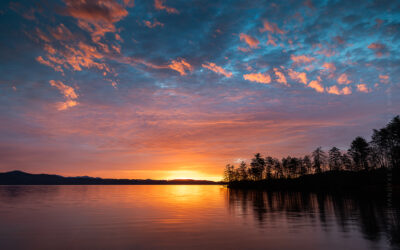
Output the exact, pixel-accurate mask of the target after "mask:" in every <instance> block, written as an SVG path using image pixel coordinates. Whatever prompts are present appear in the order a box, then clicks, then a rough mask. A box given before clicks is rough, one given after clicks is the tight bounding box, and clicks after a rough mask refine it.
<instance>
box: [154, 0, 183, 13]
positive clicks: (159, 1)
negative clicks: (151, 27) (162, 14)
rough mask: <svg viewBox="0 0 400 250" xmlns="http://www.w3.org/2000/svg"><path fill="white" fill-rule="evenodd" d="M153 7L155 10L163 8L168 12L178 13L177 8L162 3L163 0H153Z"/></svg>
mask: <svg viewBox="0 0 400 250" xmlns="http://www.w3.org/2000/svg"><path fill="white" fill-rule="evenodd" d="M154 8H156V10H165V11H166V12H168V13H170V14H179V11H178V10H177V9H175V8H172V7H168V6H166V5H164V0H154Z"/></svg>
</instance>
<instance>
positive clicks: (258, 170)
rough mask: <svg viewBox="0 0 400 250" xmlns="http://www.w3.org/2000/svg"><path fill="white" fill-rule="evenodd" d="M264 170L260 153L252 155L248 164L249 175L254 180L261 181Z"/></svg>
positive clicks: (263, 162) (263, 161)
mask: <svg viewBox="0 0 400 250" xmlns="http://www.w3.org/2000/svg"><path fill="white" fill-rule="evenodd" d="M264 169H265V160H264V158H262V157H261V154H260V153H257V154H255V155H254V158H253V159H251V163H250V173H251V176H252V177H253V179H254V180H261V179H262V174H263V172H264Z"/></svg>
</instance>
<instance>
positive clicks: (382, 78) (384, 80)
mask: <svg viewBox="0 0 400 250" xmlns="http://www.w3.org/2000/svg"><path fill="white" fill-rule="evenodd" d="M379 80H380V82H381V83H385V84H387V83H389V76H388V75H379Z"/></svg>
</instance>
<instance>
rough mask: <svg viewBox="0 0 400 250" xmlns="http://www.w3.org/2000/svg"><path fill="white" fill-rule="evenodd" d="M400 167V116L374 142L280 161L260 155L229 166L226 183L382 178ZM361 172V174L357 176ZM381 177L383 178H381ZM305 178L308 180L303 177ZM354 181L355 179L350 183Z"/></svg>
mask: <svg viewBox="0 0 400 250" xmlns="http://www.w3.org/2000/svg"><path fill="white" fill-rule="evenodd" d="M399 166H400V117H399V116H396V117H394V118H393V119H392V120H391V121H390V122H389V123H388V124H387V125H386V126H385V127H384V128H381V129H374V130H373V134H372V137H371V140H370V141H369V142H368V141H367V140H366V139H364V138H363V137H359V136H358V137H356V138H355V139H354V140H353V141H352V142H351V144H350V147H349V148H348V150H346V151H345V150H341V149H339V148H337V147H332V148H331V149H329V150H328V151H327V152H325V151H324V150H323V149H322V148H321V147H317V148H316V149H315V150H314V151H313V152H312V153H311V154H310V155H305V156H303V157H292V156H287V157H283V158H282V159H278V158H275V157H272V156H266V157H263V156H262V155H261V154H260V153H256V154H255V155H254V157H253V158H252V159H251V160H250V163H249V164H247V163H246V162H244V161H242V162H241V163H240V164H239V165H238V166H235V165H233V164H228V165H226V167H225V171H224V181H225V182H227V183H229V184H231V185H232V184H240V183H247V184H248V183H252V182H264V183H266V182H267V181H270V182H271V181H272V182H273V181H275V182H276V180H289V179H301V178H303V177H308V178H309V177H310V176H324V175H325V176H326V175H327V174H329V173H335V174H336V175H341V176H343V174H346V175H347V176H358V175H366V174H367V175H368V176H369V178H370V177H371V175H372V176H373V175H374V174H376V175H381V174H382V171H383V172H385V175H387V172H389V171H390V172H392V170H393V173H396V174H397V173H398V172H399V168H400V167H399ZM357 173H358V174H357ZM377 178H380V176H379V177H377ZM303 179H304V178H303ZM350 181H351V180H350Z"/></svg>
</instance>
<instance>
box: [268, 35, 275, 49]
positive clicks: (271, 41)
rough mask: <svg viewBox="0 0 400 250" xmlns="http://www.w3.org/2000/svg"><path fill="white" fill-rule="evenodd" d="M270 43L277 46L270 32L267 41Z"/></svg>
mask: <svg viewBox="0 0 400 250" xmlns="http://www.w3.org/2000/svg"><path fill="white" fill-rule="evenodd" d="M269 44H271V45H273V46H274V47H276V46H277V44H276V42H275V39H274V38H273V37H272V36H271V35H270V34H268V41H267V45H269Z"/></svg>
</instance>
